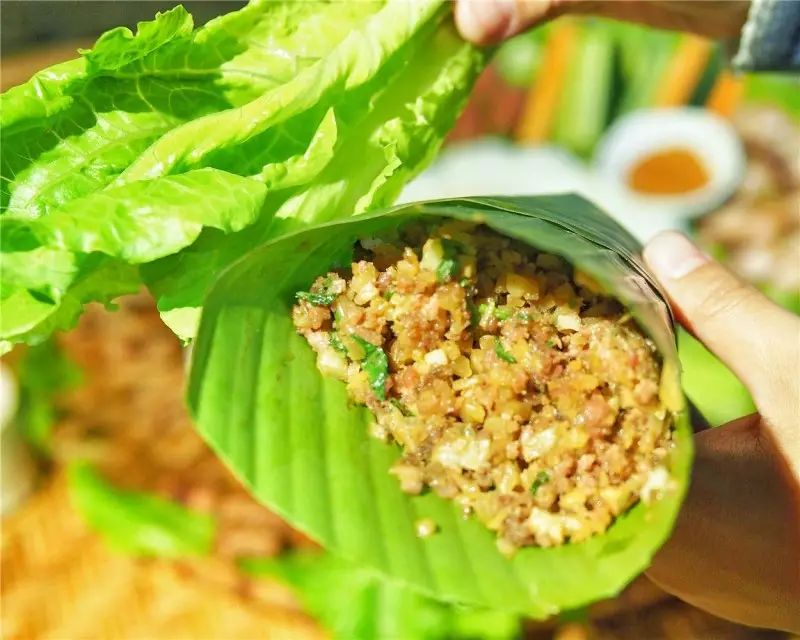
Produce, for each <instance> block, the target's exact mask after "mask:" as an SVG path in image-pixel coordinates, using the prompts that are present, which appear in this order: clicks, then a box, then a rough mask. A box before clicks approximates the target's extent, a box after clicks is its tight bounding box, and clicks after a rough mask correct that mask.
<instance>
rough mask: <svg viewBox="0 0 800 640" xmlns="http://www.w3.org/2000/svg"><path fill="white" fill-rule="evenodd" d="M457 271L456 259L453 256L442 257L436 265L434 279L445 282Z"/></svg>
mask: <svg viewBox="0 0 800 640" xmlns="http://www.w3.org/2000/svg"><path fill="white" fill-rule="evenodd" d="M457 271H458V261H457V260H454V259H453V258H443V259H442V261H441V262H440V263H439V266H438V267H436V280H437V281H438V282H447V281H448V280H449V279H450V278H452V277H453V276H454V275H456V272H457Z"/></svg>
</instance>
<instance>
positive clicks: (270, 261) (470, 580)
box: [189, 195, 692, 618]
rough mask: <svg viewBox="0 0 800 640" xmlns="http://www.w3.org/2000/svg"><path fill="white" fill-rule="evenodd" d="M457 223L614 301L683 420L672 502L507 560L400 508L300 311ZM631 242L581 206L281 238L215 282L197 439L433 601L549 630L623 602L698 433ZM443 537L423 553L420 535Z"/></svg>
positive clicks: (504, 203)
mask: <svg viewBox="0 0 800 640" xmlns="http://www.w3.org/2000/svg"><path fill="white" fill-rule="evenodd" d="M437 219H444V220H446V219H456V220H466V221H474V222H478V223H482V224H485V225H486V226H487V227H489V228H490V229H492V230H494V231H495V232H497V233H499V234H503V235H505V236H508V237H511V238H513V239H516V240H518V241H521V242H524V243H526V244H528V245H530V246H532V247H534V248H536V249H538V250H541V251H544V252H548V253H553V254H557V255H560V256H561V257H563V258H565V259H566V260H567V261H568V262H569V263H571V264H572V265H573V266H574V267H575V268H577V269H580V270H582V271H583V272H584V273H586V274H587V275H588V276H590V277H591V278H593V279H594V280H595V281H596V282H598V283H599V284H600V285H601V286H602V287H603V288H604V290H605V291H606V292H607V293H609V294H611V295H613V296H614V297H615V298H616V299H617V300H619V301H620V302H621V303H622V304H623V305H624V306H625V307H626V308H627V309H628V310H629V311H630V312H631V314H632V315H633V317H634V318H635V320H636V321H637V322H638V324H639V326H640V328H641V329H643V331H644V332H645V333H646V334H647V335H648V336H649V337H650V338H651V340H652V341H653V343H654V344H655V345H656V348H657V350H658V351H659V352H660V356H661V359H662V373H661V388H660V396H661V400H662V402H663V403H664V405H665V406H666V407H667V408H668V410H669V411H671V412H672V414H673V430H674V431H673V434H672V440H673V448H672V449H671V451H670V454H669V459H668V469H669V474H670V476H671V482H670V489H669V490H668V491H665V492H663V493H662V495H661V496H660V497H658V498H657V499H655V500H652V501H648V502H647V503H646V504H645V503H644V502H642V501H640V502H638V503H636V504H635V505H634V506H633V507H632V508H630V509H629V510H628V511H626V512H625V513H624V514H622V515H621V516H619V517H617V518H616V519H615V520H614V522H613V523H612V524H611V526H610V527H609V528H608V530H607V531H605V532H604V533H602V534H598V535H595V536H593V537H591V538H588V539H587V540H584V541H582V542H577V543H571V542H567V543H565V544H562V545H561V546H556V547H547V548H545V547H524V548H522V549H520V550H519V551H518V552H517V553H516V554H514V555H513V556H512V557H508V556H506V555H503V554H501V553H500V552H499V551H498V549H497V545H496V544H495V534H494V533H493V532H491V531H490V530H489V529H487V528H486V527H485V526H484V525H483V524H482V523H480V522H479V521H478V520H477V519H475V518H474V517H467V518H465V517H464V516H463V515H462V513H461V511H460V509H459V507H458V505H456V504H455V503H454V502H452V501H449V500H445V499H443V498H441V497H439V496H437V495H436V494H435V493H434V492H428V493H426V494H423V495H419V496H410V495H407V494H405V493H403V492H402V491H401V489H400V486H399V483H398V482H397V479H396V478H395V477H394V476H391V475H390V474H389V473H388V470H389V468H390V467H391V465H392V464H393V462H394V461H395V460H396V459H397V458H398V456H399V455H400V449H399V447H398V446H397V445H394V444H387V443H384V442H381V441H379V440H377V439H375V438H373V437H372V436H370V435H369V433H368V428H369V425H370V423H371V422H372V421H373V418H372V416H371V414H370V412H369V411H368V410H367V409H366V408H364V407H359V406H354V405H353V404H352V402H350V401H349V400H348V396H347V393H346V389H345V384H344V383H343V382H341V381H338V380H336V379H333V378H328V377H323V375H322V374H320V373H319V371H318V370H317V366H316V358H315V354H314V352H313V351H312V349H311V348H310V347H309V345H308V343H307V342H306V340H305V339H304V338H303V337H301V336H300V335H298V334H297V332H296V330H295V327H294V325H293V323H292V317H291V311H292V306H293V304H294V303H295V292H296V291H298V290H304V289H307V288H308V286H309V285H310V284H311V283H312V282H313V281H314V279H315V278H316V277H317V276H319V275H321V274H324V273H326V272H327V271H328V270H330V269H331V268H332V267H337V266H339V267H341V266H343V265H348V264H349V263H350V260H351V257H352V250H353V245H354V243H355V242H357V241H358V240H359V239H362V238H365V237H366V238H368V237H372V236H375V235H378V234H381V233H387V232H390V231H391V230H393V229H397V228H398V227H400V226H402V225H403V224H406V223H408V222H410V221H415V220H417V221H418V220H422V221H425V222H436V221H437ZM639 251H640V247H639V245H638V243H637V242H636V240H634V238H633V237H632V236H631V235H630V234H628V233H627V232H626V231H625V230H624V229H622V228H621V227H620V226H619V225H618V224H617V223H616V222H614V221H613V220H612V219H611V218H610V217H608V216H607V215H606V214H604V213H603V212H602V211H600V210H598V209H597V208H596V207H594V206H593V205H592V204H591V203H589V202H587V201H586V200H583V199H581V198H579V197H577V196H573V195H558V196H543V197H526V198H502V197H491V198H483V197H482V198H463V199H453V200H440V201H432V202H420V203H414V204H409V205H404V206H400V207H396V208H394V209H389V210H385V211H381V212H378V213H371V214H365V215H359V216H355V217H351V218H347V219H344V220H339V221H336V222H332V223H328V224H324V225H321V226H316V227H312V228H309V229H306V230H303V231H300V232H298V233H295V234H292V235H287V236H283V237H281V238H279V239H277V240H274V241H272V242H270V243H268V244H264V245H262V246H260V247H259V248H257V249H254V250H253V251H251V252H250V253H248V254H246V255H244V256H243V257H242V258H241V259H240V260H239V261H238V262H236V263H234V264H233V265H232V266H231V267H230V268H229V269H228V270H227V271H225V272H224V274H223V275H222V276H221V277H220V278H219V280H218V281H217V282H216V284H215V285H214V287H213V288H212V290H211V291H210V293H209V295H208V297H207V299H206V304H205V307H204V312H203V317H202V322H201V327H200V332H199V336H198V339H197V342H196V345H195V350H194V356H193V363H192V369H191V378H190V384H189V404H190V408H191V410H192V412H193V415H194V417H195V419H196V423H197V425H198V428H199V430H200V431H201V433H202V434H203V436H204V437H205V438H206V439H207V440H208V442H209V443H210V444H211V446H212V447H214V448H215V449H216V451H217V452H218V453H219V455H220V456H222V458H223V459H224V460H225V461H226V462H227V464H228V465H229V466H230V468H231V469H232V470H233V472H234V473H235V474H236V475H237V476H238V477H239V478H240V479H241V480H242V482H244V483H245V484H246V485H247V486H248V487H249V488H250V490H251V491H252V492H253V493H254V494H255V496H256V497H257V498H258V499H259V500H261V501H262V502H263V503H264V504H266V505H267V506H268V507H270V508H271V509H273V510H274V511H276V512H277V513H279V514H280V515H281V516H283V517H284V518H286V519H287V520H288V521H289V522H290V523H291V524H292V525H294V526H295V527H297V528H298V529H300V530H302V531H304V532H305V533H307V534H308V535H309V536H311V537H312V538H314V539H316V540H317V541H319V542H320V543H321V544H322V545H324V546H325V547H327V548H328V549H329V550H330V551H332V552H333V553H335V554H338V555H339V556H341V557H344V558H346V559H348V560H351V561H354V562H356V563H357V564H359V565H361V566H364V567H367V568H372V569H374V570H375V571H377V572H379V573H382V574H384V575H386V576H387V577H389V578H390V579H393V580H395V581H397V582H399V583H403V584H406V585H408V586H411V587H413V588H416V589H418V590H420V591H422V592H425V593H427V594H429V595H432V596H434V597H436V598H438V599H441V600H444V601H451V602H460V603H464V604H469V605H477V606H483V607H489V608H494V609H499V610H507V611H513V612H517V613H521V614H525V615H527V616H530V617H533V618H545V617H548V616H551V615H553V614H556V613H558V612H559V611H562V610H569V609H574V608H578V607H582V606H584V605H586V604H588V603H590V602H593V601H596V600H599V599H602V598H607V597H612V596H614V595H616V594H617V593H619V592H620V591H621V590H622V589H623V588H624V587H625V585H626V584H628V583H629V582H630V581H631V580H632V579H633V578H634V577H635V576H636V575H638V574H639V573H641V572H642V571H643V570H645V569H646V568H647V567H648V565H649V563H650V561H651V558H652V556H653V555H654V553H655V552H656V551H657V550H658V549H659V547H660V546H661V545H662V544H663V543H664V541H665V540H666V539H667V537H668V536H669V534H670V531H671V530H672V527H673V523H674V521H675V518H676V516H677V514H678V511H679V509H680V505H681V502H682V500H683V497H684V494H685V491H686V488H687V486H688V482H689V472H690V466H691V458H692V443H691V428H690V424H689V420H688V417H687V409H686V404H685V401H684V398H683V395H682V393H681V390H680V379H679V374H680V371H679V365H678V356H677V351H676V346H675V335H674V333H673V322H672V318H671V315H670V311H669V308H668V306H667V303H666V302H665V299H664V296H663V294H662V293H661V291H660V290H659V288H658V286H657V284H656V283H655V282H654V280H653V278H652V277H651V276H650V275H648V273H647V271H646V270H645V268H644V266H643V264H642V262H641V260H640V258H639V257H638V254H639ZM421 518H432V519H433V521H434V522H436V523H437V525H438V528H439V529H438V532H437V533H436V534H435V535H433V536H430V537H427V538H424V539H422V538H420V537H418V536H417V534H416V531H415V525H414V523H415V522H418V521H419V520H420V519H421Z"/></svg>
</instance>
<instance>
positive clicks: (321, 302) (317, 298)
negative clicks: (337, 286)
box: [294, 276, 338, 307]
mask: <svg viewBox="0 0 800 640" xmlns="http://www.w3.org/2000/svg"><path fill="white" fill-rule="evenodd" d="M332 286H333V278H331V277H330V276H326V277H325V278H323V279H322V286H321V287H320V289H321V290H320V291H298V292H297V293H295V294H294V295H295V297H296V298H297V299H298V300H305V301H306V302H310V303H311V304H313V305H316V306H318V307H327V306H329V305H332V304H333V301H334V300H336V297H337V295H338V294H337V293H336V292H334V291H331V287H332Z"/></svg>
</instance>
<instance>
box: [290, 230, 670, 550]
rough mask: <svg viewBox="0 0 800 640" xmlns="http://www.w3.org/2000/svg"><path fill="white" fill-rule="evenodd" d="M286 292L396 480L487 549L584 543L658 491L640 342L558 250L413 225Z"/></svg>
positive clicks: (648, 353)
mask: <svg viewBox="0 0 800 640" xmlns="http://www.w3.org/2000/svg"><path fill="white" fill-rule="evenodd" d="M297 298H298V301H297V304H296V305H295V307H294V309H293V319H294V323H295V326H296V327H297V330H298V332H299V333H301V334H302V335H303V336H305V338H306V339H307V340H308V342H309V344H310V345H311V347H312V348H313V349H314V350H315V351H316V353H317V363H318V367H319V369H320V371H321V372H322V373H323V374H325V375H330V376H335V377H337V378H339V379H341V380H343V381H344V382H346V384H347V390H348V393H349V395H350V397H351V398H352V399H353V400H354V401H355V402H357V403H362V404H365V405H367V406H368V407H369V408H370V409H371V411H372V412H373V413H374V415H375V420H376V422H375V424H374V426H373V435H375V436H376V437H379V438H381V439H384V440H387V441H391V442H396V443H398V444H399V445H400V447H401V448H402V451H403V455H402V457H401V458H400V460H399V461H398V462H397V463H396V464H395V465H394V467H393V469H392V471H391V472H392V473H393V474H394V475H396V476H397V478H398V480H399V482H400V485H401V487H402V489H403V491H405V492H407V493H410V494H418V493H420V492H421V491H423V490H424V489H425V488H426V487H429V488H430V489H432V490H433V491H435V492H436V493H438V494H439V495H440V496H442V497H444V498H449V499H452V500H455V501H456V502H457V503H458V504H459V505H460V506H461V507H462V508H463V511H464V513H465V515H466V514H471V513H474V514H475V516H476V517H477V518H478V519H479V520H480V521H481V522H483V523H484V524H485V525H486V526H487V527H489V528H490V529H492V530H494V531H496V532H497V536H498V546H499V547H500V549H501V550H502V551H504V552H506V553H512V552H513V551H514V550H515V549H517V548H518V547H523V546H528V545H537V546H553V545H559V544H562V543H564V542H567V541H573V542H576V541H580V540H584V539H586V538H588V537H590V536H592V535H594V534H596V533H600V532H603V531H605V530H606V529H607V528H608V526H609V525H610V524H611V522H612V520H613V519H614V517H615V516H617V515H619V514H620V513H622V512H623V511H625V510H626V509H627V508H629V507H630V506H631V505H633V504H634V503H635V502H636V501H637V500H639V499H640V498H642V499H644V500H647V499H649V498H650V497H651V496H653V495H655V494H657V493H658V492H660V491H663V490H664V489H665V488H666V487H667V484H668V480H669V475H668V473H667V470H666V462H667V454H668V449H669V446H670V440H671V434H670V426H671V418H670V415H669V413H668V411H667V410H666V408H665V407H664V405H663V404H662V402H661V400H660V399H659V377H660V364H659V360H658V358H657V355H656V352H655V348H654V347H653V345H652V344H651V343H650V341H649V340H648V339H646V338H645V337H644V336H643V335H642V334H641V333H640V332H639V330H638V329H637V327H636V325H635V323H634V322H633V321H632V320H631V319H630V317H629V316H628V314H627V313H625V310H624V309H623V308H622V307H621V306H620V305H619V304H618V303H617V302H616V301H615V300H613V299H612V298H609V297H608V296H605V295H603V294H602V293H601V292H600V291H599V289H598V287H597V285H596V284H595V283H593V282H592V281H591V280H590V279H589V278H588V277H586V276H585V275H583V274H581V273H579V272H576V271H573V269H572V268H571V267H570V266H569V265H568V264H567V263H566V262H564V261H563V260H562V259H561V258H559V257H556V256H553V255H549V254H546V253H540V252H537V251H536V250H534V249H531V248H529V247H527V246H524V245H522V244H521V243H518V242H516V241H513V240H511V239H509V238H506V237H504V236H500V235H498V234H496V233H494V232H492V231H490V230H489V229H487V228H485V227H482V226H475V225H473V224H468V223H464V222H455V221H454V222H450V223H446V224H443V225H441V226H438V227H435V228H427V229H426V228H424V227H423V226H422V225H415V226H410V227H406V228H405V229H404V230H403V231H402V232H400V234H399V236H398V238H396V239H394V240H385V241H384V240H376V239H369V240H362V241H361V243H360V245H359V246H358V247H357V256H356V261H355V262H353V264H352V266H351V269H349V270H341V271H336V272H331V273H328V274H326V275H324V276H321V277H319V278H318V279H317V280H316V281H315V282H314V283H313V285H312V286H311V288H310V290H309V291H305V292H298V293H297Z"/></svg>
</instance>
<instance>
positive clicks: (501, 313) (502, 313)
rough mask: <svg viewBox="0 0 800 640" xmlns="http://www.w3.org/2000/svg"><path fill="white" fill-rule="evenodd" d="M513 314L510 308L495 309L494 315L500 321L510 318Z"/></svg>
mask: <svg viewBox="0 0 800 640" xmlns="http://www.w3.org/2000/svg"><path fill="white" fill-rule="evenodd" d="M512 315H513V314H512V313H511V310H510V309H497V308H496V309H495V310H494V317H495V318H497V319H498V320H500V321H503V320H508V319H509V318H510V317H511V316H512Z"/></svg>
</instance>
